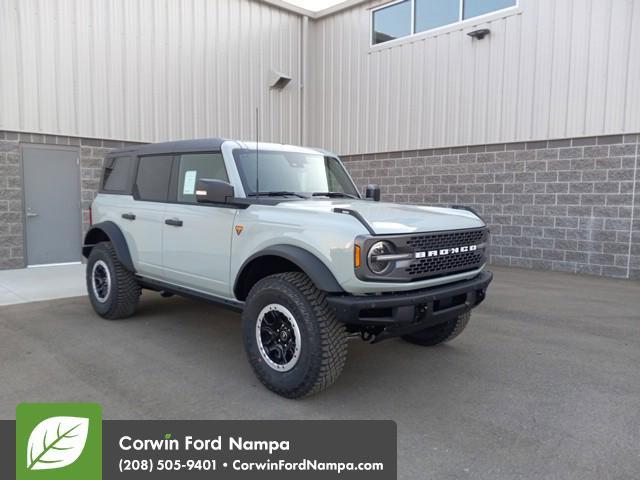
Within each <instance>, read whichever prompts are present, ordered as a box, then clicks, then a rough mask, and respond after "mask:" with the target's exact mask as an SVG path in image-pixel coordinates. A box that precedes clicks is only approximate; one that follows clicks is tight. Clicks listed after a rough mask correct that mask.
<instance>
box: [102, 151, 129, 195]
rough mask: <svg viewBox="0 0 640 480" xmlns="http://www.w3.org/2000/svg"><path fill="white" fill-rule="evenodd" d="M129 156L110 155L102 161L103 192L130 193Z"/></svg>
mask: <svg viewBox="0 0 640 480" xmlns="http://www.w3.org/2000/svg"><path fill="white" fill-rule="evenodd" d="M132 166H133V159H132V158H131V157H110V158H107V159H106V160H105V161H104V175H103V177H102V191H104V192H105V193H131V192H130V191H131V170H132Z"/></svg>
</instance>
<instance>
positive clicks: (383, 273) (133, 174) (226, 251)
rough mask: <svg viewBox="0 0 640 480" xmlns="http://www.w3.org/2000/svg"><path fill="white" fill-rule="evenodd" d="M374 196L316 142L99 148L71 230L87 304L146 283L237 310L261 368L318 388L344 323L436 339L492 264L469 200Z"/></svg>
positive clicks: (126, 298)
mask: <svg viewBox="0 0 640 480" xmlns="http://www.w3.org/2000/svg"><path fill="white" fill-rule="evenodd" d="M379 200H380V189H379V188H378V187H376V186H374V185H371V186H369V187H367V193H366V198H361V196H360V194H359V192H358V190H357V188H356V186H355V185H354V183H353V181H352V180H351V178H350V177H349V174H348V173H347V171H346V170H345V168H344V166H343V165H342V163H341V161H340V160H339V159H338V157H337V156H335V155H333V154H331V153H329V152H325V151H322V150H315V149H310V148H301V147H294V146H288V145H275V144H263V143H260V144H259V148H257V146H256V143H248V142H241V141H233V140H219V139H204V140H188V141H177V142H168V143H158V144H149V145H142V146H137V147H135V148H132V149H127V150H121V151H115V152H111V153H110V154H109V155H108V156H107V158H106V159H105V164H104V175H103V179H102V184H101V189H100V192H99V194H98V195H97V197H96V198H95V200H94V202H93V204H92V206H91V218H92V226H91V228H90V230H89V231H88V233H87V234H86V237H85V240H84V246H83V255H84V256H85V257H86V258H87V274H86V275H87V289H88V292H89V298H90V300H91V304H92V305H93V308H94V309H95V311H96V312H97V313H98V314H99V315H100V316H102V317H104V318H107V319H110V320H113V319H119V318H124V317H128V316H130V315H132V314H133V313H134V311H135V309H136V305H137V303H138V300H139V298H140V293H141V290H142V289H143V288H145V289H149V290H154V291H157V292H161V293H162V295H163V296H170V295H173V294H178V295H183V296H188V297H193V298H198V299H202V300H206V301H209V302H213V303H216V304H222V305H225V306H227V307H229V308H231V309H235V310H238V311H241V312H242V331H243V337H244V347H245V349H246V352H247V356H248V358H249V362H250V364H251V366H252V367H253V370H254V371H255V374H256V375H257V377H258V378H259V379H260V381H261V382H262V383H263V384H264V385H265V386H266V387H267V388H269V389H270V390H272V391H274V392H276V393H278V394H280V395H282V396H285V397H288V398H298V397H302V396H305V395H309V394H313V393H316V392H319V391H321V390H323V389H324V388H326V387H328V386H329V385H331V384H332V383H333V382H334V381H335V380H336V378H337V377H338V376H339V375H340V373H341V371H342V369H343V367H344V364H345V360H346V356H347V338H348V337H350V336H361V337H362V339H363V340H366V341H370V342H372V343H374V342H378V341H380V340H383V339H386V338H390V337H396V336H400V337H402V338H403V339H405V340H407V341H409V342H412V343H415V344H418V345H425V346H430V345H437V344H440V343H443V342H446V341H449V340H451V339H453V338H455V337H456V336H457V335H459V334H460V332H462V330H463V329H464V328H465V327H466V325H467V323H468V322H469V317H470V312H471V309H473V308H474V307H475V306H477V305H478V304H479V303H480V302H482V300H483V299H484V298H485V293H486V290H487V287H488V285H489V283H490V282H491V279H492V274H491V273H490V272H488V271H486V270H484V267H485V262H486V255H487V254H486V252H487V241H488V235H489V232H488V229H487V227H486V225H485V223H484V222H483V221H482V220H481V219H480V218H479V217H478V216H477V215H476V214H475V213H473V212H472V211H469V210H467V209H464V208H462V207H453V208H436V207H427V206H413V205H398V204H393V203H383V202H379Z"/></svg>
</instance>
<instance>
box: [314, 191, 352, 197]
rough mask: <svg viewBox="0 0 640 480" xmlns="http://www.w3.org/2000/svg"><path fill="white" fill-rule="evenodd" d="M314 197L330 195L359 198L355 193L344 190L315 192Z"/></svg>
mask: <svg viewBox="0 0 640 480" xmlns="http://www.w3.org/2000/svg"><path fill="white" fill-rule="evenodd" d="M311 196H312V197H329V198H356V199H357V198H358V197H356V196H355V195H351V194H350V193H344V192H314V193H312V194H311Z"/></svg>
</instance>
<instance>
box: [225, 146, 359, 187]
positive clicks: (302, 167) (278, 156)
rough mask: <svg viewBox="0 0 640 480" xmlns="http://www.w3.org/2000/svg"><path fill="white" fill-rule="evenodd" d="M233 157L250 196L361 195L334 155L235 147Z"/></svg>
mask: <svg viewBox="0 0 640 480" xmlns="http://www.w3.org/2000/svg"><path fill="white" fill-rule="evenodd" d="M233 157H234V159H235V162H236V166H237V168H238V173H239V174H240V179H241V180H242V185H243V187H244V190H245V192H246V193H247V196H253V195H255V194H256V192H257V191H258V190H257V189H258V188H259V189H260V192H261V193H267V194H268V193H274V192H276V193H278V192H291V193H296V194H300V195H304V196H311V195H313V194H316V195H321V194H326V193H337V194H345V195H346V196H354V197H357V196H358V191H357V190H356V188H355V187H354V186H353V183H352V182H351V178H350V177H349V175H348V174H347V172H346V171H345V170H344V168H343V167H342V164H341V163H340V162H339V161H338V160H336V159H335V158H333V157H325V156H324V155H320V154H317V155H314V154H307V153H297V152H277V151H261V152H259V156H258V160H257V161H256V151H255V150H235V151H234V152H233Z"/></svg>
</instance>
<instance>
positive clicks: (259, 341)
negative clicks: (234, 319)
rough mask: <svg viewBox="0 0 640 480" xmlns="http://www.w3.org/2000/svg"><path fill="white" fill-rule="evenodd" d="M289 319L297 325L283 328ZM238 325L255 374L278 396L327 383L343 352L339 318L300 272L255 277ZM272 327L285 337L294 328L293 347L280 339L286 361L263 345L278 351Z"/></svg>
mask: <svg viewBox="0 0 640 480" xmlns="http://www.w3.org/2000/svg"><path fill="white" fill-rule="evenodd" d="M265 312H266V313H265ZM282 312H284V313H282ZM291 318H293V320H294V321H293V322H291V321H290V319H291ZM261 319H262V320H261ZM291 324H296V325H297V327H296V326H293V327H292V328H289V327H288V325H291ZM279 327H281V328H280V330H278V328H279ZM296 328H297V332H296ZM265 329H266V331H265ZM242 330H243V336H244V345H245V350H246V352H247V356H248V358H249V363H250V364H251V367H252V368H253V370H254V372H255V374H256V376H257V377H258V379H259V380H260V381H261V382H262V383H263V384H264V385H265V386H266V387H267V388H268V389H269V390H271V391H273V392H275V393H277V394H279V395H282V396H283V397H287V398H300V397H304V396H305V395H311V394H314V393H317V392H320V391H322V390H324V389H325V388H327V387H329V386H330V385H331V384H332V383H333V382H335V381H336V379H337V378H338V377H339V376H340V373H341V372H342V369H343V367H344V364H345V361H346V358H347V332H346V329H345V326H344V324H342V323H340V322H339V321H338V320H336V318H335V314H334V312H333V310H332V309H331V308H330V307H329V305H328V304H327V302H326V296H325V294H324V292H321V291H320V290H318V289H317V288H316V287H315V285H314V284H313V282H312V281H311V280H310V279H309V277H307V276H306V275H305V274H304V273H300V272H288V273H280V274H276V275H271V276H269V277H266V278H264V279H262V280H260V281H259V282H258V283H256V284H255V285H254V286H253V288H252V289H251V291H250V292H249V295H248V297H247V301H246V304H245V309H244V311H243V313H242ZM276 330H278V331H279V332H280V333H279V334H278V335H275V336H274V338H277V339H282V331H283V330H284V331H285V333H284V338H285V339H286V338H287V334H289V339H290V338H291V335H293V336H294V337H295V335H296V333H298V334H299V341H298V342H297V343H295V342H294V343H295V345H296V346H299V349H298V351H297V352H295V353H294V350H295V349H294V348H293V347H291V343H287V344H286V345H287V348H291V350H290V351H289V350H287V351H289V352H290V354H291V355H292V356H293V357H292V359H291V360H290V361H289V362H288V363H287V364H286V365H282V364H283V363H285V361H286V360H287V359H289V357H288V356H285V358H284V359H282V358H276V359H275V360H274V359H273V358H270V357H269V355H270V354H269V351H267V350H268V349H269V348H272V349H273V350H271V352H274V351H275V355H276V357H277V356H278V355H279V353H278V350H277V349H275V348H274V347H273V345H274V342H270V341H269V339H270V338H271V337H270V334H271V333H272V332H274V333H275V331H276ZM260 332H261V333H260ZM261 346H262V349H263V352H261V350H260V347H261ZM295 355H297V358H295ZM278 361H279V362H280V364H278V363H276V362H278ZM270 363H271V364H270ZM278 369H279V370H278Z"/></svg>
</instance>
